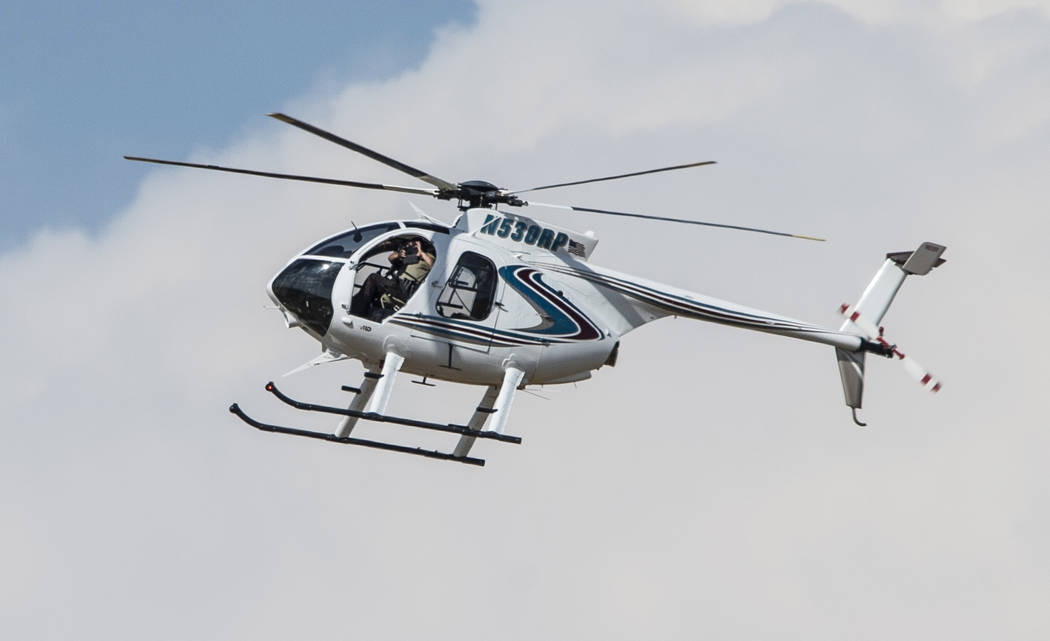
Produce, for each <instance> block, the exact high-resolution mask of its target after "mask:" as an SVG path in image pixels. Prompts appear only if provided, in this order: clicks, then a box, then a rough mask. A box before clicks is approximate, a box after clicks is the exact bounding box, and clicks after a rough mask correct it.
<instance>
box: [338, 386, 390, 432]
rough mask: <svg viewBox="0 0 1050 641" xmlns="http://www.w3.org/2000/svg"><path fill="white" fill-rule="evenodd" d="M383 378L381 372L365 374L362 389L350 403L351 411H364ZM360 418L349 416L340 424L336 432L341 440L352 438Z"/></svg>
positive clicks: (359, 389)
mask: <svg viewBox="0 0 1050 641" xmlns="http://www.w3.org/2000/svg"><path fill="white" fill-rule="evenodd" d="M380 377H382V374H380V373H379V372H372V371H367V372H365V380H363V381H361V387H360V388H358V390H357V394H356V396H354V400H353V402H351V403H350V409H351V410H353V411H354V412H361V411H362V410H364V408H365V405H367V404H368V401H369V400H370V399H371V398H372V392H374V391H375V389H376V381H378V380H379V379H380ZM359 418H360V417H359V416H352V415H347V416H346V417H345V418H344V419H343V420H342V421H340V422H339V427H338V428H336V430H335V435H336V436H338V437H339V438H346V437H347V436H350V431H351V430H353V429H354V426H355V425H357V421H358V419H359Z"/></svg>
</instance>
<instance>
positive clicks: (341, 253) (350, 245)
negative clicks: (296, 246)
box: [305, 223, 398, 258]
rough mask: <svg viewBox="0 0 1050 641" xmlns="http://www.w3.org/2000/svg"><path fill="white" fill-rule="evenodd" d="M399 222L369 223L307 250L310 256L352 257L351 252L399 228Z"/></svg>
mask: <svg viewBox="0 0 1050 641" xmlns="http://www.w3.org/2000/svg"><path fill="white" fill-rule="evenodd" d="M397 228H398V226H397V223H380V224H378V225H368V226H366V227H360V228H358V229H352V230H350V231H348V232H345V233H342V234H339V235H338V236H333V237H332V238H329V239H328V240H326V241H324V242H323V243H319V244H318V245H316V246H314V247H311V248H310V249H309V250H307V251H306V254H305V255H308V256H328V257H333V258H350V254H353V253H354V252H355V251H357V248H358V247H360V246H361V245H364V244H365V243H367V242H368V241H370V240H372V239H373V238H375V237H376V236H378V235H380V234H384V233H386V232H388V231H391V230H394V229H397Z"/></svg>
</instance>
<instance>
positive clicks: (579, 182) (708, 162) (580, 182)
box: [508, 160, 716, 194]
mask: <svg viewBox="0 0 1050 641" xmlns="http://www.w3.org/2000/svg"><path fill="white" fill-rule="evenodd" d="M715 163H716V161H714V160H704V161H701V162H691V163H689V164H686V165H675V166H673V167H660V168H659V169H646V170H645V171H633V172H631V173H629V174H619V175H616V176H605V177H604V178H588V179H587V180H574V181H572V182H568V183H558V184H556V185H543V186H542V187H531V188H529V189H518V190H516V191H511V192H508V194H523V193H525V192H527V191H539V190H541V189H554V188H555V187H569V186H570V185H584V184H587V183H597V182H601V181H603V180H618V179H620V178H630V177H632V176H644V175H645V174H658V173H660V172H661V171H674V170H675V169H688V168H689V167H700V166H702V165H714V164H715Z"/></svg>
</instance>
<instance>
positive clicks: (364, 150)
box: [269, 113, 459, 191]
mask: <svg viewBox="0 0 1050 641" xmlns="http://www.w3.org/2000/svg"><path fill="white" fill-rule="evenodd" d="M269 115H270V117H271V118H276V119H277V120H280V121H281V122H286V123H288V124H289V125H292V126H294V127H298V128H300V129H302V130H303V131H308V132H310V133H312V134H314V135H315V136H320V137H321V138H324V139H325V140H327V141H329V142H334V143H335V144H337V145H340V146H343V147H346V148H347V149H352V150H353V151H356V152H357V153H359V154H363V155H365V156H368V157H369V158H371V159H372V160H377V161H379V162H381V163H383V164H384V165H387V166H388V167H393V168H394V169H396V170H398V171H400V172H403V173H406V174H408V175H409V176H412V177H414V178H419V179H420V180H422V181H423V182H427V183H430V184H431V185H434V186H435V187H437V188H438V189H441V190H445V191H456V190H458V189H459V185H457V184H455V183H450V182H448V181H447V180H442V179H440V178H438V177H436V176H432V175H430V174H428V173H427V172H425V171H421V170H419V169H416V168H415V167H411V166H409V165H406V164H405V163H403V162H398V161H397V160H394V159H393V158H390V157H389V156H384V155H383V154H381V153H379V152H377V151H372V150H371V149H369V148H368V147H364V146H362V145H359V144H357V143H356V142H350V141H349V140H347V139H346V138H340V137H339V136H337V135H335V134H333V133H330V132H327V131H325V130H324V129H320V128H318V127H314V126H313V125H311V124H310V123H306V122H303V121H302V120H296V119H295V118H292V117H291V116H286V115H284V114H282V113H272V114H269Z"/></svg>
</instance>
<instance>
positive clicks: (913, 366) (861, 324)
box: [839, 303, 941, 392]
mask: <svg viewBox="0 0 1050 641" xmlns="http://www.w3.org/2000/svg"><path fill="white" fill-rule="evenodd" d="M839 313H840V314H842V315H843V316H845V317H846V318H848V319H849V321H850V322H851V323H853V324H854V325H856V327H857V328H858V329H859V330H860V331H862V332H864V334H865V335H866V336H867V337H868V339H870V340H873V341H875V342H877V343H880V344H882V345H885V346H886V347H889V348H890V349H892V350H893V355H894V356H896V357H897V358H898V359H900V361H901V364H902V365H904V371H906V372H908V374H910V375H911V377H912V378H914V379H915V380H916V381H918V382H919V384H920V385H922V386H923V387H925V388H926V389H928V390H930V391H931V392H939V391H940V389H941V381H940V380H939V379H937V378H934V376H933V374H931V373H930V372H929V370H927V369H926V368H925V367H923V366H922V365H920V364H919V363H918V362H917V361H916V360H915V359H914V358H912V357H910V356H907V355H905V353H904V352H902V351H900V350H899V349H897V347H896V346H895V345H891V344H890V343H889V341H887V340H886V339H885V338H883V337H882V328H881V327H877V326H876V325H875V323H873V322H871V321H870V320H868V319H867V318H866V317H865V316H864V315H863V314H861V312H860V310H858V309H856V308H855V307H853V305H847V304H846V303H843V304H842V305H840V306H839Z"/></svg>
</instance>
